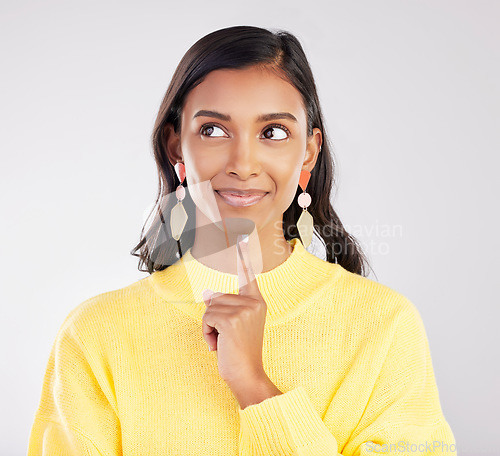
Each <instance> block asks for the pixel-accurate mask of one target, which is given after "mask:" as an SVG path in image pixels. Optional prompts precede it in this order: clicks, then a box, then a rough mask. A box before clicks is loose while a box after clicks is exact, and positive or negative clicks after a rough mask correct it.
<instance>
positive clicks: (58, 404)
mask: <svg viewBox="0 0 500 456" xmlns="http://www.w3.org/2000/svg"><path fill="white" fill-rule="evenodd" d="M69 321H70V320H69V317H68V318H67V319H66V320H65V323H64V324H63V326H62V327H61V329H60V330H59V332H58V334H57V337H56V340H55V342H54V344H53V345H52V349H51V352H50V356H49V361H48V363H47V368H46V372H45V376H44V381H43V386H42V393H41V399H40V404H39V406H38V410H37V411H36V414H35V419H34V422H33V425H32V428H31V434H30V438H29V444H28V456H35V455H36V456H63V455H64V456H73V455H74V456H77V455H79V456H83V455H85V456H116V455H121V454H122V453H121V440H120V423H119V420H118V416H117V413H116V401H115V400H114V395H113V389H112V382H111V379H110V378H108V377H109V374H106V371H105V370H104V369H102V363H101V364H98V363H96V361H95V359H94V358H93V357H92V356H91V354H90V353H89V351H88V350H87V349H86V348H85V346H84V344H83V343H82V342H81V340H80V337H79V336H78V334H77V332H76V330H75V327H74V326H73V325H71V324H67V323H68V322H69ZM96 359H97V357H96Z"/></svg>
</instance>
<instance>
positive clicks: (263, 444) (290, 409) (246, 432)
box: [239, 298, 457, 456]
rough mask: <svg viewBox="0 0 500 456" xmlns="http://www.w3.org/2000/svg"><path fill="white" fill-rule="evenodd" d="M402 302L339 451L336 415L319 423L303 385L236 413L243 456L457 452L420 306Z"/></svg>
mask: <svg viewBox="0 0 500 456" xmlns="http://www.w3.org/2000/svg"><path fill="white" fill-rule="evenodd" d="M405 300H406V298H405ZM406 304H407V305H406V306H405V307H404V308H403V310H402V311H401V312H400V314H399V318H398V320H397V323H396V325H395V329H394V334H393V337H392V341H391V343H390V346H389V349H388V351H387V355H386V357H385V361H384V363H383V366H382V368H381V370H380V373H379V375H378V377H377V380H376V383H375V385H374V387H373V391H372V393H371V395H370V399H369V400H368V403H367V404H366V407H365V410H364V413H363V415H362V417H361V419H360V421H359V423H358V425H357V426H356V428H355V429H353V431H352V433H351V435H350V437H349V439H348V441H347V442H346V443H345V444H344V445H343V446H342V447H340V444H339V442H338V441H337V439H336V438H335V435H334V434H335V428H336V423H335V422H333V412H332V411H331V410H329V409H327V411H326V413H325V415H324V417H323V419H322V418H321V417H320V415H319V413H318V412H317V411H316V410H315V408H314V406H313V404H312V402H311V400H310V399H309V397H308V395H307V393H306V391H305V389H304V388H303V387H302V386H300V387H298V388H295V389H293V390H291V391H288V392H286V393H284V394H282V395H278V396H274V397H271V398H268V399H265V400H264V401H262V402H260V403H258V404H253V405H250V406H248V407H246V408H245V409H243V410H242V409H240V410H239V414H240V437H239V443H240V446H239V452H240V453H239V454H240V456H250V455H251V456H257V455H272V456H278V455H279V456H285V455H287V456H288V455H290V456H291V455H295V456H327V455H332V456H338V455H342V456H368V455H373V454H389V455H396V454H397V455H400V454H402V452H406V453H407V454H409V453H411V454H412V455H420V456H423V455H429V456H430V455H433V456H435V455H453V456H454V455H456V454H457V452H456V442H455V438H454V436H453V433H452V431H451V428H450V426H449V424H448V423H447V421H446V420H445V418H444V416H443V413H442V410H441V406H440V402H439V395H438V390H437V385H436V381H435V377H434V372H433V368H432V361H431V356H430V350H429V344H428V340H427V336H426V333H425V329H424V326H423V323H422V320H421V318H420V315H419V314H418V311H417V309H416V308H415V307H414V306H413V304H412V303H411V302H410V301H408V300H406ZM366 362H367V365H366V369H367V370H369V369H370V365H369V364H370V360H367V361H366Z"/></svg>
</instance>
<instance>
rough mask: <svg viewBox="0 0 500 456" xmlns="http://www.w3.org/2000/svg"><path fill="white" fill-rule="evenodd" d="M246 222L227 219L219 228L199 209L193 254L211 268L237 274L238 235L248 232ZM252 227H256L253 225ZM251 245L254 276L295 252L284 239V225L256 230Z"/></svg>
mask: <svg viewBox="0 0 500 456" xmlns="http://www.w3.org/2000/svg"><path fill="white" fill-rule="evenodd" d="M244 222H245V220H244V219H225V220H222V221H221V222H220V223H219V224H218V225H219V226H217V225H216V224H214V223H212V222H211V221H210V220H209V219H208V218H206V216H205V215H204V214H203V213H201V212H200V211H198V210H197V212H196V233H195V240H194V243H193V246H192V248H191V255H192V256H193V258H195V259H196V260H198V261H199V262H200V263H203V264H204V265H205V266H208V267H209V268H211V269H216V270H218V271H221V272H225V273H229V274H237V263H236V258H237V250H236V242H237V235H238V234H240V233H243V232H248V231H249V230H245V229H243V227H244V226H245V227H248V224H247V223H244ZM251 225H252V226H255V225H254V224H253V222H252V223H251ZM238 228H240V229H238ZM248 246H249V252H250V260H251V262H252V268H253V270H254V273H255V274H260V273H262V272H267V271H270V270H272V269H274V268H276V267H277V266H279V265H280V264H282V263H283V262H284V261H286V259H287V258H288V257H289V256H290V255H291V253H292V246H291V245H290V244H289V243H288V242H287V240H286V239H285V237H284V236H283V228H282V223H270V224H268V225H266V227H264V228H262V229H260V230H258V229H256V228H254V229H253V231H252V232H251V233H250V235H249V239H248Z"/></svg>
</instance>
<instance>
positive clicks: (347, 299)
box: [335, 265, 421, 324]
mask: <svg viewBox="0 0 500 456" xmlns="http://www.w3.org/2000/svg"><path fill="white" fill-rule="evenodd" d="M335 266H337V267H338V268H339V269H340V273H339V279H338V280H337V281H336V284H335V285H336V286H335V293H336V301H337V303H338V302H341V303H342V306H344V307H347V309H345V310H346V311H347V312H348V313H349V314H350V315H353V316H358V318H359V319H360V320H362V319H364V320H365V321H366V322H367V323H369V324H374V323H378V324H382V323H384V322H385V323H390V322H393V323H395V322H396V321H399V322H402V321H403V320H405V321H407V320H412V321H413V322H414V323H415V324H421V317H420V314H419V311H418V309H417V307H416V306H415V304H414V303H413V302H412V300H411V299H410V298H408V297H407V296H406V295H405V294H403V293H402V292H400V291H398V290H396V289H395V288H392V287H390V286H388V285H386V284H383V283H380V282H377V281H375V280H372V279H369V278H367V277H363V276H361V275H359V274H355V273H352V272H350V271H347V270H346V269H344V268H343V267H341V266H340V265H335ZM358 321H359V320H358Z"/></svg>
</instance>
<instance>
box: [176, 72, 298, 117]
mask: <svg viewBox="0 0 500 456" xmlns="http://www.w3.org/2000/svg"><path fill="white" fill-rule="evenodd" d="M199 109H213V110H216V111H219V112H222V113H225V114H230V115H231V117H232V118H235V119H236V118H241V119H244V118H250V119H253V118H255V117H256V116H257V115H258V114H263V113H270V112H281V111H288V112H291V113H292V114H293V115H295V117H297V119H298V120H299V122H303V123H305V122H306V113H305V109H304V104H303V102H302V96H301V94H300V92H299V91H298V90H297V89H296V88H295V87H294V86H293V85H292V84H290V83H289V82H288V81H286V80H284V79H282V78H281V77H280V76H278V75H277V74H275V73H273V72H271V71H269V70H265V69H261V68H258V67H251V68H246V69H220V70H215V71H212V72H210V73H209V74H208V75H207V76H206V77H205V79H204V80H203V82H201V83H200V84H198V85H197V86H196V87H195V88H194V89H192V90H191V92H190V93H189V94H188V95H187V97H186V100H185V104H184V110H183V113H185V114H186V115H189V116H190V117H192V115H193V114H194V112H196V111H197V110H199ZM186 120H190V119H186Z"/></svg>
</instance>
